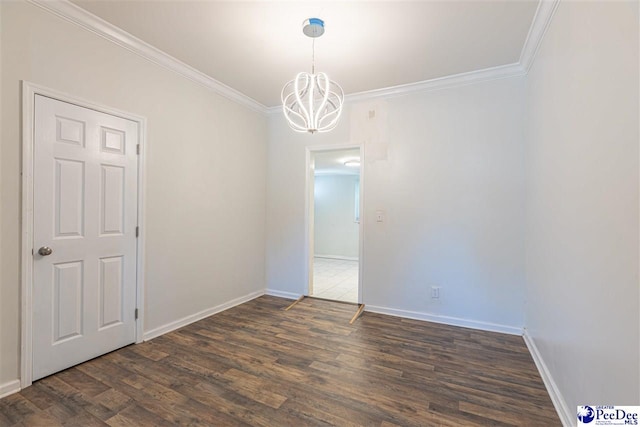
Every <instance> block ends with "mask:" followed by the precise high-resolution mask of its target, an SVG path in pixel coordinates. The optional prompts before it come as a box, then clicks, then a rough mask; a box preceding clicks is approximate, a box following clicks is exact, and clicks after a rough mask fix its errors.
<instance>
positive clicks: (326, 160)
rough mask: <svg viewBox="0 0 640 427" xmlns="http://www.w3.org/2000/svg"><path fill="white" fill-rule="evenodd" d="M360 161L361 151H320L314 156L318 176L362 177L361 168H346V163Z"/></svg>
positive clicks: (355, 149)
mask: <svg viewBox="0 0 640 427" xmlns="http://www.w3.org/2000/svg"><path fill="white" fill-rule="evenodd" d="M349 160H360V149H359V148H350V149H345V150H330V151H318V152H315V153H314V154H313V161H314V168H313V170H314V173H315V174H316V175H336V174H337V175H360V168H358V167H353V166H345V164H344V162H346V161H349Z"/></svg>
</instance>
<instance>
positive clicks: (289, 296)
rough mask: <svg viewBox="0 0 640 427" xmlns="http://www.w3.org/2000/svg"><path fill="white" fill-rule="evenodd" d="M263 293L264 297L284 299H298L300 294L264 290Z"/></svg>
mask: <svg viewBox="0 0 640 427" xmlns="http://www.w3.org/2000/svg"><path fill="white" fill-rule="evenodd" d="M264 293H265V294H266V295H271V296H272V297H280V298H286V299H298V298H300V294H294V293H293V292H284V291H278V290H276V289H265V291H264Z"/></svg>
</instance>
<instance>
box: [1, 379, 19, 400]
mask: <svg viewBox="0 0 640 427" xmlns="http://www.w3.org/2000/svg"><path fill="white" fill-rule="evenodd" d="M19 391H20V380H13V381H9V382H6V383H4V384H0V399H2V398H3V397H5V396H9V395H10V394H13V393H17V392H19Z"/></svg>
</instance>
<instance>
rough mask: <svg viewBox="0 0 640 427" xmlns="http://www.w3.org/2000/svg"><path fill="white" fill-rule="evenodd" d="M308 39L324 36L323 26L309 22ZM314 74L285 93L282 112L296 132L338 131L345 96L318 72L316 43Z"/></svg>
mask: <svg viewBox="0 0 640 427" xmlns="http://www.w3.org/2000/svg"><path fill="white" fill-rule="evenodd" d="M303 32H304V34H305V35H307V36H309V37H312V38H314V39H315V38H316V37H319V36H321V35H322V34H323V33H324V22H323V21H322V20H320V19H318V18H310V19H307V20H306V21H305V23H304V25H303ZM312 50H313V56H312V61H311V73H307V72H301V73H298V74H297V75H296V76H295V78H294V79H293V80H291V81H290V82H288V83H287V84H286V85H284V88H283V89H282V94H281V98H282V111H283V113H284V116H285V118H286V119H287V122H288V124H289V126H290V127H291V129H293V130H295V131H297V132H309V133H315V132H327V131H330V130H331V129H333V128H334V127H336V125H337V124H338V119H340V113H342V104H343V103H344V92H343V90H342V88H341V87H340V85H338V84H337V83H336V82H333V81H331V80H330V79H329V77H328V76H327V75H326V74H325V73H316V72H315V40H314V43H313V47H312Z"/></svg>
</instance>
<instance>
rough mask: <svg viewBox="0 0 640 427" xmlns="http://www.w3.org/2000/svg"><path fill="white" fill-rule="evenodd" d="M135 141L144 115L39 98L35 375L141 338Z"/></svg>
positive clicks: (34, 377)
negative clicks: (133, 116) (126, 114)
mask: <svg viewBox="0 0 640 427" xmlns="http://www.w3.org/2000/svg"><path fill="white" fill-rule="evenodd" d="M137 144H138V124H137V123H136V122H133V121H130V120H126V119H123V118H120V117H115V116H111V115H108V114H105V113H100V112H97V111H94V110H90V109H87V108H83V107H79V106H76V105H73V104H69V103H65V102H61V101H57V100H54V99H51V98H47V97H44V96H40V95H36V97H35V146H34V241H33V247H34V262H33V379H34V380H36V379H39V378H42V377H44V376H46V375H49V374H52V373H54V372H57V371H60V370H62V369H66V368H68V367H70V366H73V365H76V364H78V363H81V362H83V361H85V360H88V359H91V358H93V357H96V356H99V355H101V354H104V353H107V352H109V351H112V350H115V349H117V348H120V347H122V346H125V345H127V344H130V343H132V342H135V338H136V337H135V317H134V311H135V307H136V249H137V240H136V235H135V234H136V233H135V230H136V225H137V200H138V183H137V177H138V158H137V154H136V145H137ZM45 247H48V248H51V250H52V252H51V254H50V255H41V254H39V253H38V251H39V248H45ZM43 253H46V251H44V252H43Z"/></svg>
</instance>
